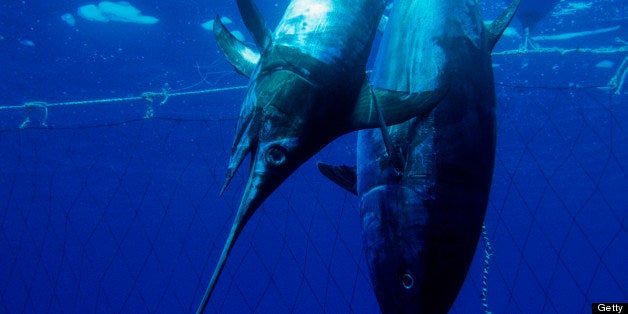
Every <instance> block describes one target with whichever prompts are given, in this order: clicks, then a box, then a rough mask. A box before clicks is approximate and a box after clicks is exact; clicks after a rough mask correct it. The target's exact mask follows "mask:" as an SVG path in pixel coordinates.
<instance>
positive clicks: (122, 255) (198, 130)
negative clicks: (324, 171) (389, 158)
mask: <svg viewBox="0 0 628 314" xmlns="http://www.w3.org/2000/svg"><path fill="white" fill-rule="evenodd" d="M210 2H211V3H214V4H210ZM256 2H257V3H258V5H259V6H260V9H261V11H262V13H263V14H264V16H265V17H266V19H267V21H268V23H269V24H270V26H271V27H272V26H274V25H276V23H277V22H278V20H279V18H280V17H281V15H282V13H283V10H284V9H285V7H286V6H287V3H288V1H284V0H282V1H261V0H260V1H256ZM484 2H487V1H484ZM89 3H90V2H86V1H5V2H3V3H1V4H0V36H2V37H0V38H1V39H0V106H1V107H2V109H0V312H1V313H22V312H26V313H45V312H52V313H58V312H59V313H66V312H71V313H73V312H80V313H84V312H99V313H112V312H123V313H143V312H159V313H185V312H192V311H194V310H195V309H196V307H197V305H198V303H199V302H200V300H201V298H202V294H203V292H204V290H205V286H206V284H207V283H208V281H209V279H210V277H211V273H212V271H213V269H214V265H215V263H216V260H217V258H218V255H219V253H220V250H221V249H222V245H223V241H224V239H225V237H226V235H227V233H228V230H229V228H230V226H231V222H232V220H233V217H232V214H233V211H234V210H235V209H236V208H237V205H238V204H239V198H240V196H241V193H242V188H243V184H244V172H245V171H240V173H239V174H238V175H237V176H236V178H235V179H234V181H233V182H232V183H231V185H230V187H229V189H228V190H227V191H226V192H225V195H223V196H222V197H221V198H219V197H218V196H217V194H218V191H219V189H220V187H221V185H222V182H223V179H224V174H225V171H226V165H227V161H228V157H229V151H230V148H231V141H232V138H233V132H234V130H235V124H236V118H237V115H238V112H239V108H240V105H241V102H242V99H243V95H244V90H243V89H235V90H232V91H227V92H216V93H207V94H202V95H195V96H182V97H176V98H175V97H173V98H171V99H169V100H168V101H167V102H166V103H165V105H162V106H160V105H158V102H159V101H161V99H157V101H156V102H155V103H152V104H151V103H149V102H147V101H144V100H141V101H129V102H115V103H112V102H109V103H101V104H86V105H77V106H60V107H54V106H51V107H48V109H47V110H45V109H44V108H43V107H35V108H33V109H32V110H30V111H28V110H26V109H23V108H22V109H11V108H4V107H6V106H20V105H22V104H24V103H25V102H30V101H45V102H47V103H49V104H54V103H58V102H66V101H78V100H93V99H105V98H121V97H134V96H138V95H140V94H141V93H143V92H147V91H155V92H158V91H161V90H162V88H164V85H165V84H168V85H169V86H170V88H171V89H172V91H173V92H174V91H193V90H210V89H215V88H222V87H238V86H243V85H246V82H247V80H246V79H245V78H243V77H240V76H239V75H237V74H235V72H234V71H233V69H232V67H231V66H230V65H229V64H228V63H227V62H226V61H225V60H224V57H223V56H222V55H221V54H220V53H219V51H218V48H217V46H216V44H215V42H214V40H213V37H212V35H211V33H210V32H209V31H207V30H205V29H203V28H202V27H201V26H200V25H201V24H202V23H203V22H205V21H207V20H209V19H212V18H213V17H214V16H215V15H216V14H220V15H224V16H228V17H229V18H231V20H233V24H230V25H228V26H229V27H230V28H232V29H237V30H240V31H242V32H243V33H246V32H245V31H244V26H243V25H242V23H241V21H240V18H239V15H238V11H237V8H236V6H235V2H234V1H183V2H180V1H167V2H166V1H163V2H157V3H155V2H154V1H132V2H131V4H132V5H134V6H135V7H137V8H138V9H140V10H141V11H142V13H143V14H146V15H149V16H154V17H157V18H159V22H158V23H156V24H153V25H139V24H126V23H120V22H108V23H99V22H93V21H87V20H85V19H83V18H81V17H79V16H78V15H77V13H76V12H77V9H78V7H80V6H82V5H86V4H89ZM91 3H95V2H91ZM592 3H593V4H592V5H591V7H589V8H586V9H584V10H581V11H576V12H574V13H572V14H565V15H559V16H556V15H551V14H550V15H547V16H545V18H544V19H542V20H541V21H540V22H539V23H538V24H537V25H536V27H535V29H534V33H533V34H532V35H552V34H560V33H570V32H579V31H586V30H593V29H600V28H608V27H614V26H617V25H619V26H620V29H619V30H617V31H613V32H609V33H604V34H599V35H594V36H588V37H578V38H573V39H569V40H564V41H556V42H542V43H540V44H541V45H542V46H544V47H550V46H558V47H562V48H583V47H589V48H598V47H609V46H613V47H620V46H622V43H621V42H618V41H616V40H615V38H621V39H623V40H628V34H627V33H626V29H627V28H626V27H627V23H626V19H627V17H626V13H625V12H626V8H625V3H624V2H623V1H621V0H614V1H611V0H608V1H595V2H592ZM504 4H505V2H504V1H496V2H495V3H483V14H484V16H485V17H486V19H492V18H494V17H495V16H496V15H497V14H498V13H499V12H500V10H501V8H502V7H503V5H504ZM561 5H563V7H566V4H565V3H563V4H561ZM65 13H71V14H73V15H74V17H75V19H76V24H75V25H74V26H70V25H68V24H67V23H66V22H65V21H63V20H62V19H61V16H62V15H63V14H65ZM513 27H514V28H515V29H516V30H517V31H518V32H519V33H522V31H521V27H520V23H519V21H514V22H513ZM520 43H521V38H515V37H505V38H503V39H502V41H501V42H500V43H499V44H498V46H497V47H496V49H495V51H504V50H509V49H516V48H518V47H519V44H520ZM624 45H625V44H624ZM626 57H627V53H626V52H625V51H624V52H620V53H607V54H599V53H571V54H564V55H561V54H556V53H554V54H551V53H550V54H518V55H507V56H495V57H494V63H495V67H494V69H495V81H496V86H497V100H498V122H499V130H498V147H497V155H496V166H495V176H494V182H493V188H492V192H491V202H490V205H489V208H488V213H487V220H486V226H487V229H488V235H489V239H490V240H489V241H490V244H491V246H492V249H493V253H494V255H493V256H492V257H491V262H490V272H489V282H488V302H489V308H490V309H491V310H492V311H493V312H494V313H541V312H543V313H557V312H560V313H575V312H585V313H586V312H588V311H589V307H590V303H591V302H620V301H623V302H627V301H628V287H627V284H626V283H628V267H627V266H626V265H628V253H627V250H626V243H628V234H627V230H628V221H627V216H628V196H626V191H628V179H627V177H626V173H627V168H628V162H627V161H628V147H627V145H626V143H628V136H627V134H628V133H627V128H628V125H627V122H626V121H628V106H627V104H628V102H627V101H626V100H627V98H626V92H627V90H628V88H627V87H624V88H623V90H621V91H620V93H619V94H614V93H613V91H609V90H608V89H607V88H605V87H606V86H608V82H609V80H610V78H611V77H612V76H613V75H614V74H615V71H616V70H617V68H618V67H619V66H620V64H621V62H622V60H624V58H626ZM602 61H610V63H608V62H606V64H610V66H608V67H604V66H596V65H598V64H599V63H600V62H602ZM149 108H152V109H153V112H154V117H152V118H150V119H145V118H144V117H145V115H146V113H147V111H148V110H149ZM27 117H28V118H29V121H30V122H29V123H28V124H27V126H28V127H27V128H23V129H20V128H19V127H20V125H22V124H23V122H25V120H26V118H27ZM355 143H356V136H355V134H349V135H347V136H344V137H342V138H340V139H338V140H337V141H336V142H334V143H333V144H331V145H330V146H328V147H327V148H325V149H324V150H323V151H322V152H321V153H320V154H318V155H317V156H315V157H314V158H313V159H312V161H311V162H308V163H306V164H305V165H303V166H302V167H301V168H300V169H299V170H298V171H297V172H296V173H295V174H294V175H293V176H292V177H291V178H290V179H288V180H287V181H286V182H285V183H284V184H283V185H282V187H281V188H280V189H278V190H277V191H276V192H275V193H274V194H273V196H271V197H270V198H269V199H268V200H267V201H266V203H265V205H264V206H263V207H262V208H260V209H259V210H258V211H257V213H256V215H255V216H254V217H253V219H252V220H251V221H250V222H249V224H248V225H247V227H246V228H245V231H244V232H243V234H242V236H241V237H240V239H239V240H238V243H237V244H236V247H235V249H234V250H233V253H232V255H231V257H230V259H229V261H228V262H227V266H226V268H225V271H224V273H223V276H222V278H221V279H220V281H219V283H218V285H217V287H216V290H215V293H214V295H213V297H212V299H211V300H210V304H209V306H208V310H209V311H210V312H216V313H243V312H244V313H246V312H258V313H275V312H280V313H288V312H297V313H319V312H330V313H350V312H355V313H377V312H378V311H379V310H378V307H377V302H376V300H375V297H374V295H373V292H372V290H371V284H370V282H369V278H368V271H367V269H366V265H365V263H364V256H363V254H362V251H361V250H362V248H361V238H360V222H359V218H358V209H357V200H356V198H355V197H353V196H352V195H349V194H347V193H345V192H344V191H343V190H341V189H339V188H337V187H336V186H334V185H333V184H331V183H330V182H328V181H326V179H324V178H323V177H322V176H321V175H320V174H318V172H317V171H316V167H315V164H314V162H315V161H317V160H325V161H328V162H332V163H353V161H354V160H355ZM246 164H247V163H246V161H245V163H244V165H246ZM244 168H246V167H243V169H244ZM484 257H485V254H484V250H483V245H482V242H481V243H480V245H479V247H478V253H477V256H476V259H475V261H474V264H473V265H472V267H471V270H470V272H469V276H468V279H467V281H466V282H465V285H464V287H463V289H462V291H461V293H460V295H459V298H458V300H457V302H456V304H455V305H454V307H453V308H452V312H453V313H475V312H481V311H482V307H481V304H480V297H479V295H480V291H481V274H482V270H483V266H482V261H483V259H484Z"/></svg>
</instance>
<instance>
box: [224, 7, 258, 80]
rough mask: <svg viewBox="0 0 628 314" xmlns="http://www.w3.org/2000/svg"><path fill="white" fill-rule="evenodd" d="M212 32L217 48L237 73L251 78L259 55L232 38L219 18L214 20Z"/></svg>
mask: <svg viewBox="0 0 628 314" xmlns="http://www.w3.org/2000/svg"><path fill="white" fill-rule="evenodd" d="M213 32H214V37H215V38H216V42H217V43H218V47H220V50H222V53H223V54H224V55H225V57H226V58H227V60H228V61H229V63H231V65H233V67H234V68H235V70H236V71H237V72H238V73H240V74H242V75H244V76H246V77H251V74H252V73H253V71H254V70H255V67H256V66H257V63H258V62H259V59H260V53H259V52H258V51H256V50H255V49H253V48H251V47H249V46H247V45H246V44H245V43H243V42H241V41H240V40H238V39H237V38H236V37H235V36H233V34H232V33H231V32H229V30H228V29H227V27H226V26H225V25H224V24H223V23H222V22H221V21H220V18H219V17H216V19H214V28H213Z"/></svg>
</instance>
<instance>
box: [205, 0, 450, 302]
mask: <svg viewBox="0 0 628 314" xmlns="http://www.w3.org/2000/svg"><path fill="white" fill-rule="evenodd" d="M237 4H238V9H239V10H240V14H241V16H242V18H243V21H244V24H245V25H246V27H247V29H248V30H249V32H250V33H251V35H252V37H253V39H254V41H255V47H253V46H249V45H247V44H246V43H244V42H241V41H239V40H238V39H237V38H235V37H234V36H233V35H232V34H231V33H230V32H229V31H228V30H227V29H226V27H225V26H224V25H223V24H222V23H221V22H220V19H219V18H216V19H215V23H214V27H213V31H214V35H215V37H216V41H217V42H218V45H219V47H220V48H221V50H222V51H223V53H224V54H225V56H226V57H227V59H228V60H229V62H230V63H231V64H232V65H233V66H234V67H235V69H236V71H238V72H239V73H241V74H243V75H245V76H247V77H249V78H250V81H249V86H248V90H247V93H246V96H245V99H244V103H243V105H242V108H241V111H240V116H239V120H238V122H237V127H236V135H235V140H234V143H233V146H232V150H231V157H230V160H229V166H228V169H227V176H226V180H225V184H224V186H223V187H222V189H221V192H220V194H222V192H223V191H224V190H225V188H226V187H227V185H228V184H229V182H230V181H231V179H232V178H233V175H234V174H235V172H236V171H237V169H238V168H239V166H240V164H241V163H242V161H243V160H244V158H245V157H246V155H248V154H249V153H250V154H251V165H250V170H249V177H248V181H247V184H246V187H245V189H244V195H243V197H242V200H241V203H240V206H239V208H238V211H237V213H236V216H235V220H234V223H233V225H232V228H231V231H230V233H229V236H228V238H227V240H226V243H225V246H224V248H223V251H222V253H221V256H220V258H219V261H218V264H217V266H216V269H215V271H214V274H213V276H212V279H211V281H210V283H209V285H208V287H207V291H206V292H205V295H204V297H203V301H202V303H201V304H200V306H199V308H198V312H203V311H204V309H205V307H206V305H207V302H208V300H209V298H210V296H211V294H212V292H213V289H214V287H215V286H216V283H217V281H218V278H219V276H220V274H221V272H222V269H223V267H224V265H225V261H226V259H227V257H228V255H229V252H230V251H231V249H232V248H233V245H234V243H235V241H236V239H237V238H238V236H239V234H240V232H241V231H242V229H243V228H244V225H245V224H246V223H247V221H248V220H249V219H250V217H251V216H252V215H253V213H254V212H255V210H256V209H257V208H258V207H259V206H260V205H261V203H262V202H263V201H264V200H265V199H266V198H267V197H268V196H269V195H270V194H271V193H272V192H273V191H274V190H275V189H276V188H277V187H278V186H279V185H280V184H281V183H282V182H283V181H284V180H285V179H286V178H287V177H288V176H290V174H292V173H293V172H294V171H295V170H296V169H297V168H298V167H299V166H300V165H301V164H303V163H304V162H305V161H306V160H308V159H309V158H310V157H312V156H313V155H314V154H315V153H316V152H318V151H319V150H320V149H322V148H323V147H324V146H325V145H327V144H328V143H330V142H331V141H332V140H333V139H335V138H337V137H338V136H340V135H342V134H345V133H348V132H351V131H354V130H360V129H365V128H372V127H378V126H379V125H380V121H382V119H383V120H385V121H387V122H390V123H400V122H402V121H406V120H408V119H410V118H412V117H413V116H416V115H417V114H420V113H421V112H422V111H425V110H426V108H431V107H433V105H434V104H436V103H437V102H438V101H439V100H440V99H441V98H442V97H443V95H444V93H445V92H444V89H436V90H433V91H427V92H425V93H415V94H409V93H407V92H397V91H390V90H386V89H377V88H375V89H374V88H372V87H371V86H370V84H369V82H368V80H367V78H366V74H365V67H366V62H367V59H368V56H369V53H370V49H371V46H372V43H373V38H374V36H375V33H376V31H377V27H378V24H379V22H380V19H381V15H382V12H383V10H384V7H385V3H384V1H383V0H293V1H292V2H291V3H290V4H289V6H288V8H287V9H286V12H285V14H284V16H283V18H282V19H281V21H280V22H279V25H278V26H277V28H276V30H275V32H274V33H273V34H272V35H271V32H270V30H269V29H268V28H267V26H266V22H265V21H264V19H263V17H262V16H261V14H260V12H259V10H258V8H257V7H256V6H255V5H254V3H253V2H252V1H251V0H238V1H237ZM407 103H413V104H417V103H420V104H423V106H420V105H417V106H406V105H405V104H407ZM376 105H378V106H380V107H377V108H376Z"/></svg>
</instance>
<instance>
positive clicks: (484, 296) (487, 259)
mask: <svg viewBox="0 0 628 314" xmlns="http://www.w3.org/2000/svg"><path fill="white" fill-rule="evenodd" d="M482 243H483V244H484V263H483V267H482V293H481V294H480V301H482V310H483V311H484V313H485V314H490V313H491V311H490V310H489V308H488V272H489V269H490V263H491V256H493V248H492V247H491V242H490V240H489V238H488V232H487V231H486V224H482Z"/></svg>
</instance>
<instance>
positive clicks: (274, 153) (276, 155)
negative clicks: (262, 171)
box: [266, 145, 286, 166]
mask: <svg viewBox="0 0 628 314" xmlns="http://www.w3.org/2000/svg"><path fill="white" fill-rule="evenodd" d="M266 162H268V163H270V164H271V165H274V166H281V165H283V164H284V163H285V162H286V150H285V148H283V147H281V146H279V145H274V146H271V147H269V148H268V150H267V151H266Z"/></svg>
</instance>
